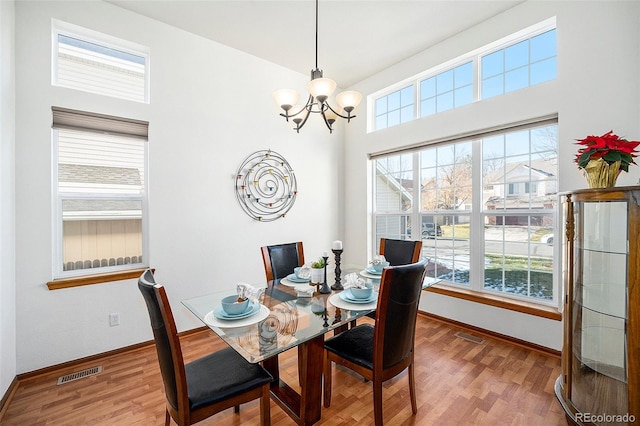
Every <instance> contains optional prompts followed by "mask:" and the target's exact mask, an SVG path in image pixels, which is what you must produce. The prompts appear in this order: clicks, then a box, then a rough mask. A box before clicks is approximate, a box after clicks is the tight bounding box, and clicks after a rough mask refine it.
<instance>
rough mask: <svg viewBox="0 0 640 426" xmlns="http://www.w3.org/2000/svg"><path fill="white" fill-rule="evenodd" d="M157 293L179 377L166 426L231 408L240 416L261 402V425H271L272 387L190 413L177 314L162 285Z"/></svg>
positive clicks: (185, 423) (168, 406)
mask: <svg viewBox="0 0 640 426" xmlns="http://www.w3.org/2000/svg"><path fill="white" fill-rule="evenodd" d="M145 281H146V280H145ZM147 283H148V282H147ZM148 284H151V283H148ZM153 290H154V294H155V297H156V299H157V301H158V303H159V307H160V313H161V315H162V320H163V322H164V325H165V328H166V334H167V336H168V343H169V347H170V349H171V353H172V354H173V355H172V360H173V371H174V375H175V382H176V391H177V404H178V407H177V409H176V408H174V407H173V406H172V405H171V404H170V403H169V401H168V400H167V404H166V411H165V425H166V426H168V425H169V424H170V423H171V421H170V419H171V418H172V419H173V420H174V421H175V422H176V423H177V424H178V425H180V426H188V425H192V424H194V423H197V422H199V421H202V420H204V419H206V418H208V417H210V416H212V415H214V414H216V413H219V412H221V411H223V410H226V409H227V408H231V407H234V411H235V412H239V407H240V404H242V403H246V402H250V401H253V400H255V399H258V398H260V424H261V425H263V426H269V425H270V424H271V406H270V403H271V401H270V384H269V383H266V384H264V385H263V386H260V387H256V388H254V389H251V390H248V391H246V392H243V393H241V394H238V395H235V396H233V397H230V398H227V399H224V400H223V401H220V402H217V403H214V404H210V405H206V406H204V407H201V408H198V409H196V410H190V409H189V397H188V394H187V377H186V372H185V364H184V358H183V356H182V347H181V346H180V339H179V337H178V330H177V328H176V324H175V320H174V317H173V313H172V311H171V306H170V305H169V300H168V298H167V294H166V291H165V289H164V287H163V286H162V285H160V284H155V285H153ZM165 392H166V390H165Z"/></svg>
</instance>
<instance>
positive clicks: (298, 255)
mask: <svg viewBox="0 0 640 426" xmlns="http://www.w3.org/2000/svg"><path fill="white" fill-rule="evenodd" d="M260 251H261V252H262V262H263V263H264V272H265V275H266V276H267V281H272V280H279V279H282V278H285V277H286V276H287V275H289V274H292V273H293V268H295V267H297V266H302V265H304V250H303V248H302V242H301V241H298V242H297V243H287V244H277V245H272V246H264V247H261V248H260Z"/></svg>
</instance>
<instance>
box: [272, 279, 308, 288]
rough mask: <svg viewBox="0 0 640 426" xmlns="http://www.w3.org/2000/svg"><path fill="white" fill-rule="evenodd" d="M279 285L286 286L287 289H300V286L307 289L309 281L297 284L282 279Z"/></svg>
mask: <svg viewBox="0 0 640 426" xmlns="http://www.w3.org/2000/svg"><path fill="white" fill-rule="evenodd" d="M280 284H282V285H286V286H288V287H300V286H306V287H309V281H307V282H304V283H299V282H297V281H291V280H289V279H287V278H282V279H281V280H280ZM314 285H315V284H314Z"/></svg>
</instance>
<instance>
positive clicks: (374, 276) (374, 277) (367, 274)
mask: <svg viewBox="0 0 640 426" xmlns="http://www.w3.org/2000/svg"><path fill="white" fill-rule="evenodd" d="M360 275H361V276H363V277H365V278H371V279H372V280H380V278H382V274H372V273H371V272H367V270H366V269H363V270H362V271H360Z"/></svg>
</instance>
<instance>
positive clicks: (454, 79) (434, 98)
mask: <svg viewBox="0 0 640 426" xmlns="http://www.w3.org/2000/svg"><path fill="white" fill-rule="evenodd" d="M471 102H473V62H467V63H466V64H463V65H460V66H457V67H455V68H453V69H450V70H448V71H445V72H441V73H440V74H437V75H435V76H433V77H430V78H427V79H425V80H422V81H421V82H420V117H426V116H427V115H432V114H435V113H438V112H442V111H446V110H448V109H452V108H456V107H459V106H462V105H466V104H470V103H471Z"/></svg>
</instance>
